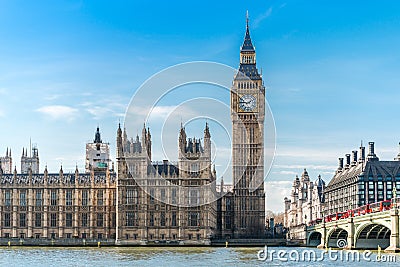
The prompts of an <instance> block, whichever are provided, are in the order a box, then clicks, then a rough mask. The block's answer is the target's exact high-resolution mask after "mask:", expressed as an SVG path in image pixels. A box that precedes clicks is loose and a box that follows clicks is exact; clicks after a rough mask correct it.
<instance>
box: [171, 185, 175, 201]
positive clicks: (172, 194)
mask: <svg viewBox="0 0 400 267" xmlns="http://www.w3.org/2000/svg"><path fill="white" fill-rule="evenodd" d="M171 204H176V188H172V191H171Z"/></svg>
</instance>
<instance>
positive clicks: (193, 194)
mask: <svg viewBox="0 0 400 267" xmlns="http://www.w3.org/2000/svg"><path fill="white" fill-rule="evenodd" d="M199 204H200V196H199V191H198V189H191V190H189V205H192V206H197V205H199Z"/></svg>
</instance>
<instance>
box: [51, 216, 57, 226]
mask: <svg viewBox="0 0 400 267" xmlns="http://www.w3.org/2000/svg"><path fill="white" fill-rule="evenodd" d="M50 227H57V213H51V214H50Z"/></svg>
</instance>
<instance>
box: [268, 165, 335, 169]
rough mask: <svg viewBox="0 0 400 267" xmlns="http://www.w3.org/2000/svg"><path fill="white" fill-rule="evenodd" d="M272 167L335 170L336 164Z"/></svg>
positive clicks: (279, 166)
mask: <svg viewBox="0 0 400 267" xmlns="http://www.w3.org/2000/svg"><path fill="white" fill-rule="evenodd" d="M274 168H279V169H304V168H306V169H308V170H335V169H336V168H337V166H334V165H313V164H308V165H274Z"/></svg>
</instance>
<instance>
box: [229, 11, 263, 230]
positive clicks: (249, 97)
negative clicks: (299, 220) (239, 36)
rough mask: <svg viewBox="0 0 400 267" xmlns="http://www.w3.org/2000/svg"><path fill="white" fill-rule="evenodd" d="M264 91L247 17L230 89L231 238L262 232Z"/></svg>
mask: <svg viewBox="0 0 400 267" xmlns="http://www.w3.org/2000/svg"><path fill="white" fill-rule="evenodd" d="M264 116H265V88H264V83H263V80H262V77H261V75H260V74H259V73H258V70H257V65H256V51H255V47H254V45H253V42H252V40H251V37H250V29H249V17H248V14H247V17H246V33H245V36H244V41H243V44H242V46H241V48H240V64H239V70H238V72H237V73H236V75H235V76H234V79H233V84H232V88H231V119H232V135H233V139H232V162H233V163H232V176H233V183H234V188H233V197H234V225H235V227H234V237H235V238H260V237H262V236H263V234H264V228H265V219H264V217H265V193H264Z"/></svg>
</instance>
